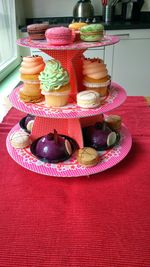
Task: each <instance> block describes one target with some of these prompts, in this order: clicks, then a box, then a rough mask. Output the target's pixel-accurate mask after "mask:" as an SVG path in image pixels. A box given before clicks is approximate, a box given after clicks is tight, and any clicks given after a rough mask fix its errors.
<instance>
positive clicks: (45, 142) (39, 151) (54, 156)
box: [35, 130, 72, 162]
mask: <svg viewBox="0 0 150 267" xmlns="http://www.w3.org/2000/svg"><path fill="white" fill-rule="evenodd" d="M35 154H36V156H37V157H40V158H43V159H46V160H48V161H49V162H59V161H64V160H66V159H67V158H68V156H70V155H71V154H72V148H71V144H70V142H69V141H68V140H67V139H65V138H64V137H62V136H60V135H58V134H57V132H56V130H54V133H49V134H47V135H45V136H43V137H41V138H40V139H39V140H38V141H37V143H36V147H35Z"/></svg>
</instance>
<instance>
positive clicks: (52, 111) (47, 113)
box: [9, 82, 127, 119]
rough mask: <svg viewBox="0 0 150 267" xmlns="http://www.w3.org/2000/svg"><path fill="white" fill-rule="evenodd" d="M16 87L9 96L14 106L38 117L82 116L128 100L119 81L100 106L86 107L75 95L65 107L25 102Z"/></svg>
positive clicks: (105, 109) (88, 115) (103, 111)
mask: <svg viewBox="0 0 150 267" xmlns="http://www.w3.org/2000/svg"><path fill="white" fill-rule="evenodd" d="M21 87H22V85H21V86H19V87H17V88H15V89H14V90H13V91H12V93H11V94H10V96H9V99H10V101H11V103H12V104H13V106H14V107H15V108H17V109H19V110H21V111H23V112H25V113H29V114H33V115H35V116H38V117H48V118H55V119H68V118H82V117H90V116H95V115H99V114H102V113H106V112H108V111H110V110H112V109H114V108H117V107H118V106H120V105H121V104H122V103H123V102H124V101H125V100H126V97H127V95H126V91H125V90H124V89H123V88H122V87H121V86H120V85H118V84H117V83H114V82H112V83H111V88H110V93H109V95H108V96H107V97H105V98H103V99H102V104H101V106H100V107H98V108H93V109H91V108H90V109H84V108H81V107H79V106H78V105H77V103H76V102H75V96H70V99H69V103H68V104H67V105H66V106H64V107H46V106H45V102H44V101H43V102H39V103H25V102H23V101H22V100H20V98H19V90H20V88H21Z"/></svg>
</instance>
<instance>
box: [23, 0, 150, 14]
mask: <svg viewBox="0 0 150 267" xmlns="http://www.w3.org/2000/svg"><path fill="white" fill-rule="evenodd" d="M76 3H77V0H25V1H24V12H25V17H26V18H40V17H59V16H60V17H63V16H72V10H73V7H74V5H75V4H76ZM91 3H92V5H93V7H94V10H95V15H101V13H102V6H101V0H92V1H91ZM142 11H150V0H145V3H144V5H143V8H142Z"/></svg>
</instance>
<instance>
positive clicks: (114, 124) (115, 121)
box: [105, 115, 122, 131]
mask: <svg viewBox="0 0 150 267" xmlns="http://www.w3.org/2000/svg"><path fill="white" fill-rule="evenodd" d="M105 121H106V122H107V124H108V126H109V127H110V128H111V129H112V130H116V131H117V130H119V129H120V128H121V123H122V120H121V116H119V115H109V116H107V117H106V118H105Z"/></svg>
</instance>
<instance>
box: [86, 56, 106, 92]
mask: <svg viewBox="0 0 150 267" xmlns="http://www.w3.org/2000/svg"><path fill="white" fill-rule="evenodd" d="M82 62H83V71H82V74H83V85H84V87H85V89H86V90H93V91H96V92H98V93H99V94H100V96H101V97H104V96H106V95H107V94H108V90H109V87H110V83H111V81H110V76H109V74H108V70H107V68H106V64H104V61H103V60H102V59H99V58H93V59H91V58H85V57H83V58H82Z"/></svg>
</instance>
